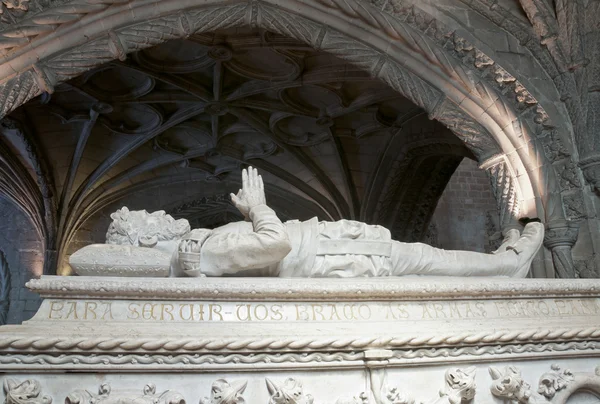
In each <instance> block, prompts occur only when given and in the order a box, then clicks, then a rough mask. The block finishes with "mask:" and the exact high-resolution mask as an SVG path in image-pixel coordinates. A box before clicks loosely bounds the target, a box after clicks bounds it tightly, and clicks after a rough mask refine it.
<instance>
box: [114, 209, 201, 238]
mask: <svg viewBox="0 0 600 404" xmlns="http://www.w3.org/2000/svg"><path fill="white" fill-rule="evenodd" d="M110 217H111V219H112V220H113V221H112V223H111V224H110V226H109V227H108V231H107V233H106V244H119V245H133V246H137V247H153V246H154V245H156V243H157V242H159V241H169V240H179V239H181V238H182V237H183V236H184V235H185V234H187V233H188V232H189V231H190V224H189V222H188V221H187V220H186V219H178V220H175V219H174V218H173V217H172V216H171V215H167V214H166V213H165V211H164V210H159V211H156V212H152V213H148V212H147V211H145V210H132V211H130V210H129V209H127V207H122V208H121V209H119V210H117V211H116V212H115V213H112V214H111V215H110Z"/></svg>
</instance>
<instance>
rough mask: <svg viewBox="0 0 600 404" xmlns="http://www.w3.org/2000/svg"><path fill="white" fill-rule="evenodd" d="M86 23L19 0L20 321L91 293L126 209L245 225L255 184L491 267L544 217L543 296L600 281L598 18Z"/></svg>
mask: <svg viewBox="0 0 600 404" xmlns="http://www.w3.org/2000/svg"><path fill="white" fill-rule="evenodd" d="M55 3H64V4H70V3H69V2H64V1H62V2H55ZM73 3H77V4H76V6H77V7H80V8H81V10H84V11H79V14H78V13H76V12H74V11H72V10H71V11H69V10H68V9H67V8H66V6H61V5H55V4H54V3H53V2H49V1H41V0H40V1H36V0H3V1H2V10H3V13H2V14H1V22H2V23H1V24H0V25H1V26H0V44H2V49H1V54H0V58H2V61H1V62H0V63H1V64H2V66H3V69H1V70H0V74H2V78H1V81H0V101H1V103H0V104H1V109H0V113H1V114H2V116H3V118H2V121H1V122H0V218H1V220H0V226H2V232H0V251H2V255H1V256H0V257H1V259H0V264H2V265H0V270H1V273H0V296H2V300H3V303H2V304H3V306H0V310H1V311H3V314H2V313H0V320H3V321H0V323H2V322H12V323H18V322H21V321H22V320H26V319H27V318H29V317H31V315H32V314H33V313H34V312H35V310H36V309H37V306H38V305H39V303H40V301H39V298H38V297H37V295H35V294H33V293H31V292H29V291H28V290H27V289H25V288H24V286H23V285H24V283H25V282H26V281H27V280H29V279H30V278H32V277H39V276H40V275H42V274H58V275H64V276H69V275H73V274H72V271H71V268H70V267H69V265H68V258H69V256H70V255H71V254H72V253H73V252H74V251H76V250H77V249H79V248H81V247H83V246H85V245H88V244H91V243H103V242H104V237H105V233H106V229H107V227H108V225H109V223H110V220H111V219H110V214H111V213H112V212H114V211H116V210H117V209H119V208H120V207H122V206H127V207H129V208H130V209H132V210H133V209H136V210H139V209H146V210H148V211H149V212H152V211H156V210H165V211H166V212H167V213H168V214H171V215H173V216H174V217H175V218H185V219H187V220H189V222H190V224H191V226H192V228H215V227H218V226H221V225H224V224H226V223H229V222H232V221H239V220H243V217H242V216H241V215H240V213H239V212H238V211H237V210H236V209H235V207H234V206H233V204H232V203H231V201H230V198H229V194H230V193H231V192H234V193H235V192H236V191H237V189H238V188H240V186H241V177H240V170H241V169H242V168H245V167H248V166H253V167H256V168H257V169H258V170H259V171H260V173H261V174H262V176H263V178H264V182H265V190H266V195H267V200H268V202H269V205H270V206H271V207H273V209H274V210H275V211H276V212H277V214H278V216H279V217H280V218H281V219H282V220H291V219H300V220H306V219H309V218H311V217H315V216H316V217H318V218H319V219H320V220H339V219H350V220H358V221H363V222H367V223H369V224H379V225H382V226H385V227H387V228H388V229H390V231H391V233H392V237H393V238H394V239H396V240H400V241H406V242H424V243H427V244H431V245H434V246H436V247H441V248H447V249H463V250H473V251H480V252H491V251H492V250H494V248H495V247H496V246H497V245H498V244H499V242H500V241H501V239H502V233H503V231H506V230H507V229H510V228H519V226H520V225H519V219H521V218H523V217H539V218H540V219H541V221H542V222H543V223H544V224H545V226H546V239H545V243H544V251H542V252H540V254H539V255H538V257H537V259H536V260H535V262H534V265H533V268H532V271H531V276H532V277H537V278H548V277H549V278H552V277H557V278H560V277H564V278H576V277H577V278H597V277H600V227H599V224H600V221H599V220H600V219H598V215H599V214H600V199H599V193H598V192H599V189H600V157H599V156H600V154H599V153H600V151H599V149H598V144H599V143H600V129H598V128H599V127H600V126H599V125H598V122H600V121H599V119H600V118H599V117H598V113H599V111H600V46H598V44H599V43H600V39H599V38H600V28H599V26H598V24H599V23H598V21H600V3H598V2H597V1H592V0H587V1H586V0H582V1H577V2H571V1H568V0H552V1H551V0H501V1H488V0H469V1H467V0H444V1H425V2H416V1H415V2H413V1H409V0H406V1H380V0H373V1H365V2H364V3H365V4H363V5H358V6H357V5H355V6H354V7H351V6H349V5H348V3H344V2H341V1H325V0H315V1H314V3H317V4H318V6H319V7H321V8H322V10H321V11H319V10H316V9H315V10H312V11H311V10H308V11H303V13H304V14H302V13H296V14H295V13H294V12H293V11H290V10H289V9H288V8H286V7H281V8H278V7H274V6H273V7H271V6H267V5H265V6H264V7H263V6H256V5H253V4H255V3H246V2H229V3H228V2H223V1H221V2H215V5H214V6H211V7H212V8H208V9H207V10H204V9H202V12H200V11H198V10H193V9H190V10H191V11H188V10H183V11H182V10H167V9H166V8H167V6H166V5H165V10H162V11H156V13H158V14H156V15H155V17H156V18H154V17H153V16H152V15H150V16H146V15H145V14H144V16H140V17H139V18H137V17H131V19H130V20H128V21H125V22H122V21H120V20H119V21H117V20H118V18H115V21H112V20H111V16H110V13H109V11H111V10H113V9H114V10H117V9H118V8H119V7H121V5H120V2H118V1H113V2H110V1H104V2H97V3H94V4H92V3H93V2H84V1H79V2H77V1H74V2H73ZM79 3H81V4H79ZM121 3H122V2H121ZM166 3H168V2H165V4H166ZM217 3H218V4H217ZM221 3H222V4H221ZM266 3H269V2H266ZM266 3H265V4H266ZM359 3H360V2H359ZM413 3H414V4H413ZM169 4H170V3H169ZM248 4H249V5H248ZM256 4H259V3H256ZM260 4H262V3H260ZM92 6H94V7H96V8H94V7H92ZM105 6H106V7H105ZM53 7H56V10H54V9H53ZM61 7H62V8H61ZM73 7H75V6H73ZM86 7H88V8H89V10H88V9H87V8H86ZM182 7H183V6H182ZM290 7H291V8H293V7H292V6H290ZM75 8H76V7H75ZM371 9H372V10H371ZM77 10H79V9H77ZM325 10H329V12H328V11H325ZM52 12H53V13H54V14H52ZM94 13H105V14H103V16H102V18H100V17H98V18H96V17H94V16H95V14H94ZM311 13H312V14H311ZM319 13H321V14H319ZM47 15H50V16H51V17H52V18H50V17H47V18H46V17H44V16H47ZM119 15H120V14H119ZM74 16H77V18H79V19H82V20H85V19H86V18H87V19H89V24H88V25H85V24H83V23H82V24H80V23H79V22H76V19H75V17H74ZM158 17H160V18H158ZM44 18H45V19H44ZM94 18H95V19H94ZM119 18H120V17H119ZM77 21H79V20H77ZM36 24H37V25H36ZM103 24H104V25H107V27H101V25H103ZM110 24H114V27H112V28H111V27H108V25H110ZM567 27H568V28H567ZM573 27H577V29H575V28H573ZM571 28H573V29H571ZM86 30H88V31H89V33H88V31H86ZM94 30H96V31H94ZM74 33H79V35H80V36H79V37H76V35H75V34H74ZM88 34H89V37H88ZM65 38H71V39H65ZM72 38H76V39H72ZM69 41H70V42H69ZM31 55H34V56H31ZM27 58H29V59H27ZM27 63H29V64H30V65H28V64H27Z"/></svg>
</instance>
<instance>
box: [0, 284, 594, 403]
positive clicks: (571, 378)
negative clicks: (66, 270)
mask: <svg viewBox="0 0 600 404" xmlns="http://www.w3.org/2000/svg"><path fill="white" fill-rule="evenodd" d="M28 286H29V287H30V289H31V290H33V291H35V292H37V293H40V294H41V295H42V296H43V297H44V298H45V300H44V302H43V304H42V306H41V308H40V310H39V312H38V313H37V314H36V316H35V317H34V318H33V319H32V320H30V321H28V322H26V323H24V324H22V325H18V326H4V327H0V370H1V371H2V373H1V374H0V379H1V380H2V383H3V389H4V395H5V398H6V403H7V404H38V403H39V404H50V403H55V404H56V403H62V402H65V403H68V404H100V403H103V404H108V403H117V402H118V403H132V404H133V403H135V404H146V403H147V404H183V403H188V404H189V403H194V404H195V403H201V404H209V403H210V404H239V403H244V402H246V403H257V404H258V403H264V404H311V403H314V404H346V403H352V404H367V403H369V404H371V403H372V404H401V403H415V404H416V403H425V404H433V403H451V404H458V403H469V402H473V403H500V402H503V400H504V401H505V402H519V403H544V402H551V403H565V402H576V403H586V404H587V403H596V402H598V401H600V399H599V398H598V397H600V367H599V368H598V370H596V367H597V366H600V349H598V346H599V344H600V282H599V281H594V280H559V279H556V280H537V279H536V280H534V279H524V280H514V279H508V278H417V277H405V278H385V279H384V278H380V279H274V278H195V279H189V278H173V279H157V278H109V277H84V276H81V277H53V276H44V277H42V278H41V279H39V280H33V281H31V282H30V283H29V285H28Z"/></svg>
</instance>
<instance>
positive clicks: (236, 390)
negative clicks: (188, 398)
mask: <svg viewBox="0 0 600 404" xmlns="http://www.w3.org/2000/svg"><path fill="white" fill-rule="evenodd" d="M247 385H248V382H247V381H243V382H233V383H229V382H228V381H227V380H225V379H218V380H215V382H214V383H213V384H212V387H211V389H210V397H204V398H202V399H200V404H244V403H245V402H246V400H244V397H243V396H242V394H243V393H244V390H246V386H247Z"/></svg>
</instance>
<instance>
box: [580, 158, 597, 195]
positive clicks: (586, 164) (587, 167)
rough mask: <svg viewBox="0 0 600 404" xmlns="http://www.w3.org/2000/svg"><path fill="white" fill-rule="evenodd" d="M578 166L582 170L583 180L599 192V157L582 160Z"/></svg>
mask: <svg viewBox="0 0 600 404" xmlns="http://www.w3.org/2000/svg"><path fill="white" fill-rule="evenodd" d="M579 166H580V167H581V169H582V170H583V175H584V176H585V179H586V180H587V181H588V182H589V183H590V184H591V185H592V186H593V187H594V188H595V189H596V190H597V191H600V155H593V156H591V157H587V158H585V159H582V160H581V161H580V162H579Z"/></svg>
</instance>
